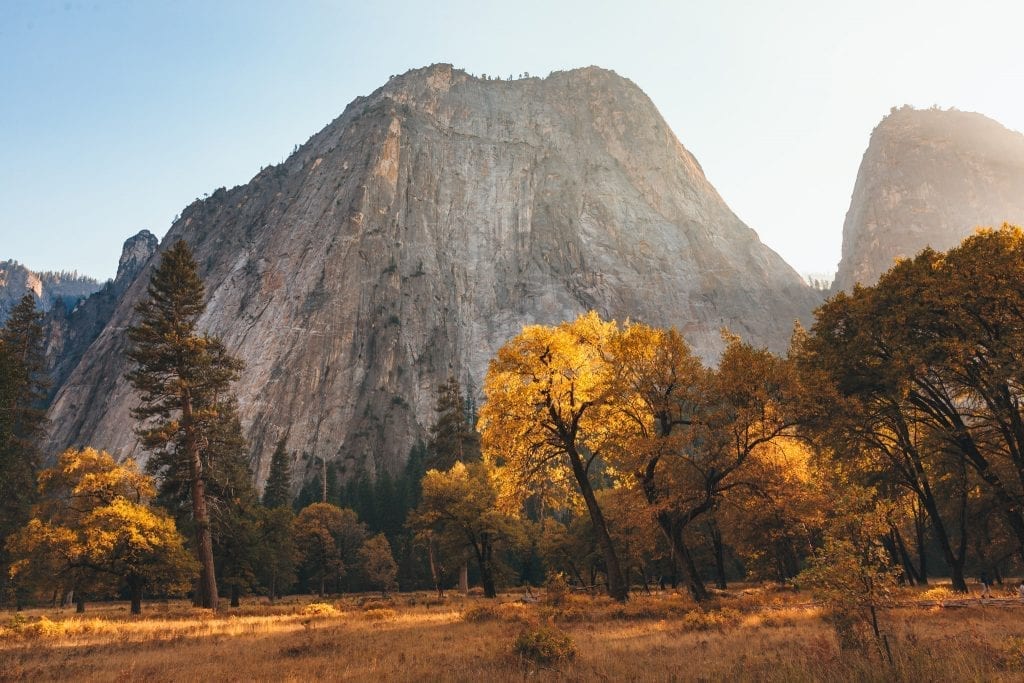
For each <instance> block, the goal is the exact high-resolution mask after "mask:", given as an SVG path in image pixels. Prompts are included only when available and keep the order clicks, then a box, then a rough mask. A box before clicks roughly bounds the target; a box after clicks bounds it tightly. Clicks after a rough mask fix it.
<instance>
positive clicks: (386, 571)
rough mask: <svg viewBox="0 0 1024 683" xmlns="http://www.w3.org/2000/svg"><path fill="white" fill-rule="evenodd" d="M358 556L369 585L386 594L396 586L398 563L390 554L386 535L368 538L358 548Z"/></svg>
mask: <svg viewBox="0 0 1024 683" xmlns="http://www.w3.org/2000/svg"><path fill="white" fill-rule="evenodd" d="M359 558H360V560H362V565H363V574H364V575H365V576H366V580H367V581H369V582H370V585H371V586H373V587H375V588H377V589H379V590H380V592H381V595H387V592H388V591H389V590H394V589H395V588H396V587H397V586H398V584H397V583H396V581H395V578H396V577H397V576H398V565H397V564H395V558H394V556H393V555H392V554H391V544H390V543H388V539H387V536H385V535H384V534H377V535H376V536H372V537H370V538H368V539H367V540H366V542H365V543H364V544H363V547H362V548H360V549H359Z"/></svg>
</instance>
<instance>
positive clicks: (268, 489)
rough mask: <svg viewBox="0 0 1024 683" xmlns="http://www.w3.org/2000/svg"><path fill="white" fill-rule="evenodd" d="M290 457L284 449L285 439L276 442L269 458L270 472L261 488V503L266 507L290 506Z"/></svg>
mask: <svg viewBox="0 0 1024 683" xmlns="http://www.w3.org/2000/svg"><path fill="white" fill-rule="evenodd" d="M290 460H291V458H290V457H289V456H288V451H287V450H285V439H284V438H283V437H282V438H281V440H280V441H278V442H277V447H276V448H275V449H274V454H273V455H272V456H271V458H270V472H269V473H268V474H267V485H266V486H265V487H264V489H263V505H264V506H265V507H268V508H278V507H290V506H291V502H292V491H291V489H292V477H291V466H290Z"/></svg>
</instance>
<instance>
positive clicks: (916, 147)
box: [832, 107, 1024, 291]
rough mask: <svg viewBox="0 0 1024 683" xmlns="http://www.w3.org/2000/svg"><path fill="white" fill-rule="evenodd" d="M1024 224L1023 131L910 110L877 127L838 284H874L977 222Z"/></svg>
mask: <svg viewBox="0 0 1024 683" xmlns="http://www.w3.org/2000/svg"><path fill="white" fill-rule="evenodd" d="M1022 221H1024V135H1021V134H1020V133H1017V132H1014V131H1011V130H1008V129H1006V128H1004V127H1003V126H1001V125H1000V124H998V123H996V122H995V121H993V120H991V119H989V118H986V117H984V116H982V115H981V114H975V113H970V112H962V111H955V110H949V111H944V110H939V109H928V110H915V109H912V108H910V107H903V108H901V109H899V110H894V111H893V112H892V113H891V114H890V115H889V116H887V117H885V118H884V119H883V120H882V122H881V123H879V124H878V126H877V127H876V128H875V130H874V132H873V133H872V134H871V142H870V143H869V144H868V148H867V151H865V152H864V158H863V160H862V161H861V165H860V171H859V172H858V173H857V183H856V185H855V186H854V190H853V197H852V198H851V200H850V209H849V211H848V212H847V214H846V222H845V223H844V225H843V255H842V261H841V262H840V264H839V272H838V273H837V274H836V279H835V282H834V283H833V286H832V287H833V291H842V290H850V289H852V288H853V285H854V284H855V283H858V282H859V283H861V284H863V285H873V284H874V283H875V282H876V281H877V280H878V277H879V276H880V275H881V274H882V273H884V272H885V271H887V270H888V269H889V268H891V267H892V265H893V263H894V262H895V260H896V259H897V258H902V257H910V256H913V255H915V254H916V253H918V252H919V251H921V250H922V249H923V248H925V247H927V246H931V247H932V248H934V249H938V250H943V251H944V250H946V249H949V248H950V247H953V246H955V245H957V244H959V243H960V241H961V240H962V239H963V238H964V237H967V236H968V235H970V234H971V233H972V232H973V231H974V229H975V228H976V227H979V226H991V227H999V226H1000V225H1001V224H1002V223H1003V222H1011V223H1015V224H1017V225H1019V224H1021V222H1022Z"/></svg>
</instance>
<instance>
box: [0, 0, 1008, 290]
mask: <svg viewBox="0 0 1024 683" xmlns="http://www.w3.org/2000/svg"><path fill="white" fill-rule="evenodd" d="M1022 25H1024V2H1020V1H1019V0H1017V1H1014V0H1000V1H991V0H989V1H986V0H974V1H973V2H965V1H964V0H956V1H950V0H931V1H928V2H919V1H916V0H887V1H883V0H857V1H856V2H842V3H839V2H833V1H829V0H806V1H805V0H791V1H782V0H780V1H778V2H768V1H757V0H750V1H748V2H741V1H739V0H712V1H707V2H703V1H692V2H691V1H686V0H679V1H677V2H669V1H661V2H658V1H653V0H629V1H628V2H626V1H622V0H620V1H619V2H605V1H602V0H589V1H581V2H575V1H564V2H560V1H558V0H547V1H534V0H520V1H518V2H505V3H493V2H481V1H480V0H476V1H475V2H470V1H466V2H462V1H452V2H447V1H445V0H434V1H432V2H423V1H422V0H421V1H418V2H404V1H398V0H391V1H388V0H372V1H367V0H361V1H359V2H348V1H345V2H342V1H333V2H328V1H319V2H318V1H314V0H289V2H264V1H261V0H245V1H237V2H236V1H233V0H182V1H172V0H135V1H131V2H128V1H121V0H81V1H79V0H61V1H59V2H52V1H50V0H0V260H4V259H8V258H13V259H15V260H18V261H21V262H22V263H24V264H25V265H27V266H28V267H29V268H31V269H33V270H78V271H79V272H81V273H85V274H88V275H92V276H94V277H97V278H99V279H106V278H108V277H112V276H113V275H114V272H115V271H116V268H117V259H118V256H119V254H120V250H121V243H122V242H123V241H124V239H125V238H127V237H128V236H130V235H132V234H134V233H136V232H138V231H139V230H141V229H143V228H146V229H149V230H150V231H152V232H153V233H155V234H156V235H157V236H158V237H163V235H164V234H165V233H166V232H167V230H168V229H169V228H170V225H171V222H172V220H173V219H174V217H175V216H176V215H177V214H178V213H179V212H180V211H181V210H182V209H183V208H184V207H185V206H186V205H188V204H189V203H190V202H191V201H193V200H194V199H196V198H197V197H202V196H203V195H204V194H205V193H207V192H212V191H213V190H214V189H216V188H218V187H221V186H227V187H231V186H234V185H238V184H242V183H245V182H248V180H249V179H250V178H252V176H254V175H255V174H256V173H257V172H258V171H259V170H260V168H261V167H263V166H266V165H269V164H274V163H278V162H280V161H282V160H283V159H284V158H285V157H286V156H287V155H288V154H289V153H290V152H291V150H292V149H293V148H294V146H295V145H296V144H299V143H302V142H305V141H306V140H307V139H308V138H309V137H310V136H311V135H312V134H313V133H315V132H316V131H318V130H319V129H321V128H322V127H323V126H325V125H326V124H327V123H328V122H330V121H331V120H332V119H334V118H335V117H336V116H337V115H338V114H340V113H341V112H342V110H343V109H344V108H345V105H346V104H348V103H349V102H350V101H351V100H353V99H354V98H356V97H357V96H360V95H365V94H368V93H370V92H372V91H373V90H375V89H376V88H377V87H379V86H380V85H382V84H383V83H384V82H385V81H386V80H387V79H388V77H389V76H391V75H392V74H398V73H402V72H404V71H407V70H409V69H412V68H417V67H421V66H425V65H428V64H432V63H437V62H447V63H452V64H454V65H455V66H456V67H459V68H463V69H465V70H467V71H469V72H470V73H475V74H481V73H488V74H502V75H508V74H519V73H520V72H523V71H528V72H530V73H531V74H533V75H541V76H542V75H546V74H547V73H549V72H550V71H554V70H559V69H570V68H575V67H580V66H588V65H592V64H593V65H598V66H602V67H605V68H609V69H613V70H615V71H616V72H618V73H619V74H621V75H623V76H626V77H628V78H630V79H631V80H633V81H634V82H635V83H636V84H637V85H639V86H640V87H641V88H642V89H643V90H644V91H645V92H646V93H647V94H648V95H649V96H650V98H651V99H652V100H653V101H654V103H655V105H656V106H657V107H658V108H659V110H660V111H661V113H662V115H663V116H664V117H665V119H666V121H667V122H668V124H669V126H671V128H672V129H673V131H675V133H676V135H677V136H678V137H679V139H680V141H681V142H682V143H683V145H684V146H686V147H687V148H688V149H689V150H690V151H691V152H693V153H694V155H695V156H696V157H697V159H698V160H699V161H700V163H701V166H702V167H703V168H704V171H705V173H706V174H707V176H708V178H709V180H710V181H711V183H712V184H713V185H714V186H715V187H716V188H717V189H718V191H719V193H720V194H721V195H722V197H723V198H724V199H725V201H726V202H727V203H728V204H729V205H730V207H731V208H732V209H733V211H735V212H736V214H737V215H738V216H739V217H740V218H741V219H743V220H744V221H745V222H746V223H747V224H748V225H749V226H750V227H752V228H753V229H754V230H756V231H757V232H758V234H759V235H760V237H761V240H762V241H763V242H764V243H766V244H767V245H769V246H770V247H772V248H773V249H775V251H777V252H779V253H780V254H781V255H782V256H783V257H784V258H785V259H786V260H787V261H788V262H789V263H790V264H791V265H792V266H793V267H794V268H796V269H797V270H798V271H799V272H801V273H831V272H833V271H834V270H835V268H836V265H837V263H838V261H839V256H840V246H841V240H842V225H843V219H844V217H845V214H846V210H847V208H848V205H849V200H850V194H851V192H852V190H853V184H854V180H855V179H856V174H857V167H858V165H859V163H860V159H861V155H862V154H863V152H864V150H865V148H866V146H867V144H868V139H869V136H870V134H871V130H872V128H874V126H875V125H876V124H877V123H878V122H879V121H880V120H881V118H882V117H883V116H884V115H885V114H886V113H887V112H888V111H889V109H890V107H893V106H900V105H903V104H911V105H913V106H916V107H929V106H932V105H938V106H940V107H943V108H946V107H951V106H952V107H956V108H958V109H962V110H966V111H978V112H981V113H983V114H986V115H988V116H991V117H992V118H994V119H996V120H998V121H999V122H1001V123H1002V124H1004V125H1005V126H1007V127H1009V128H1011V129H1014V130H1018V131H1024V58H1022V57H1021V54H1022V53H1021V43H1020V28H1021V26H1022Z"/></svg>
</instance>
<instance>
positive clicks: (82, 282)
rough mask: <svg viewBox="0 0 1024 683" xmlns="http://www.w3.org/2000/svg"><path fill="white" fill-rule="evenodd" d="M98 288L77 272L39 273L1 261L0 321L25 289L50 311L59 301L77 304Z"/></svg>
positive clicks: (98, 286)
mask: <svg viewBox="0 0 1024 683" xmlns="http://www.w3.org/2000/svg"><path fill="white" fill-rule="evenodd" d="M99 288H100V283H99V282H97V281H96V280H93V279H92V278H91V277H86V276H84V275H79V274H78V273H54V272H49V271H44V272H39V273H37V272H34V271H31V270H29V269H28V268H26V267H25V266H23V265H21V264H20V263H18V262H17V261H0V324H3V322H4V321H5V320H7V315H8V314H9V313H10V311H11V309H12V308H13V307H14V306H16V305H17V303H18V302H19V301H20V300H21V298H22V297H23V296H25V293H26V292H31V293H32V295H33V296H34V297H35V300H36V306H37V307H38V308H40V309H42V310H43V311H48V310H50V309H51V308H53V306H55V305H57V304H62V305H65V306H74V305H75V303H76V302H78V300H79V299H83V298H85V297H87V296H89V295H90V294H92V293H93V292H95V291H97V290H98V289H99Z"/></svg>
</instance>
